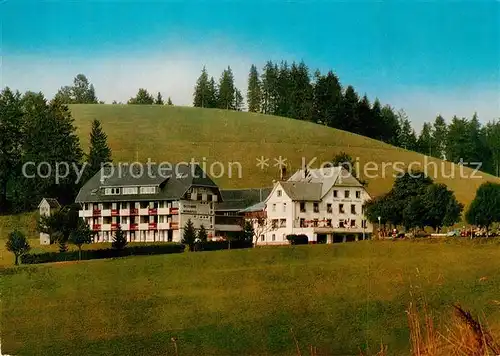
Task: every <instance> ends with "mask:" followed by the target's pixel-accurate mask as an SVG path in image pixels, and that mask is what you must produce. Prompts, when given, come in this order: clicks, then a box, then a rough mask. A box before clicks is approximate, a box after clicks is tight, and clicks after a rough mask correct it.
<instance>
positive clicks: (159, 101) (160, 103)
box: [155, 92, 165, 105]
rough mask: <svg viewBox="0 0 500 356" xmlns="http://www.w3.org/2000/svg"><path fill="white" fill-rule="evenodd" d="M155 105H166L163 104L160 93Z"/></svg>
mask: <svg viewBox="0 0 500 356" xmlns="http://www.w3.org/2000/svg"><path fill="white" fill-rule="evenodd" d="M155 104H156V105H163V104H165V103H164V102H163V97H162V96H161V93H160V92H158V94H157V95H156V100H155Z"/></svg>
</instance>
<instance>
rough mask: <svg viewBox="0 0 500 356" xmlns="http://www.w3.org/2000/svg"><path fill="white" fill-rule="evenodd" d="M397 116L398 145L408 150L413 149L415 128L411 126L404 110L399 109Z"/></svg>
mask: <svg viewBox="0 0 500 356" xmlns="http://www.w3.org/2000/svg"><path fill="white" fill-rule="evenodd" d="M397 116H398V121H399V132H398V143H399V146H400V147H402V148H404V149H407V150H409V151H415V150H416V147H417V137H416V134H415V130H414V129H413V128H412V127H411V123H410V120H408V116H407V115H406V113H405V112H404V110H399V111H398V113H397Z"/></svg>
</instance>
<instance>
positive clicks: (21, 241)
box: [5, 230, 30, 266]
mask: <svg viewBox="0 0 500 356" xmlns="http://www.w3.org/2000/svg"><path fill="white" fill-rule="evenodd" d="M5 247H6V248H7V251H10V252H12V253H13V254H14V256H15V262H14V263H15V264H16V266H17V265H18V264H19V257H21V262H22V257H23V256H24V255H25V254H26V253H28V251H29V250H30V244H29V243H28V239H26V236H25V235H24V234H23V233H22V232H21V231H18V230H15V231H12V232H11V233H10V234H9V238H8V240H7V243H6V244H5Z"/></svg>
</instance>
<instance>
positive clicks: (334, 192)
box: [333, 190, 339, 198]
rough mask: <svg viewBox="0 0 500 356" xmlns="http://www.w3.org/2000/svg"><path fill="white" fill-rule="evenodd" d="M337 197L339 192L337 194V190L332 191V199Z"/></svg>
mask: <svg viewBox="0 0 500 356" xmlns="http://www.w3.org/2000/svg"><path fill="white" fill-rule="evenodd" d="M338 195H339V192H338V191H337V190H334V191H333V197H334V198H337V197H338Z"/></svg>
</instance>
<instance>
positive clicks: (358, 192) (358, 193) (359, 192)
mask: <svg viewBox="0 0 500 356" xmlns="http://www.w3.org/2000/svg"><path fill="white" fill-rule="evenodd" d="M356 199H361V191H360V190H356Z"/></svg>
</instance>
